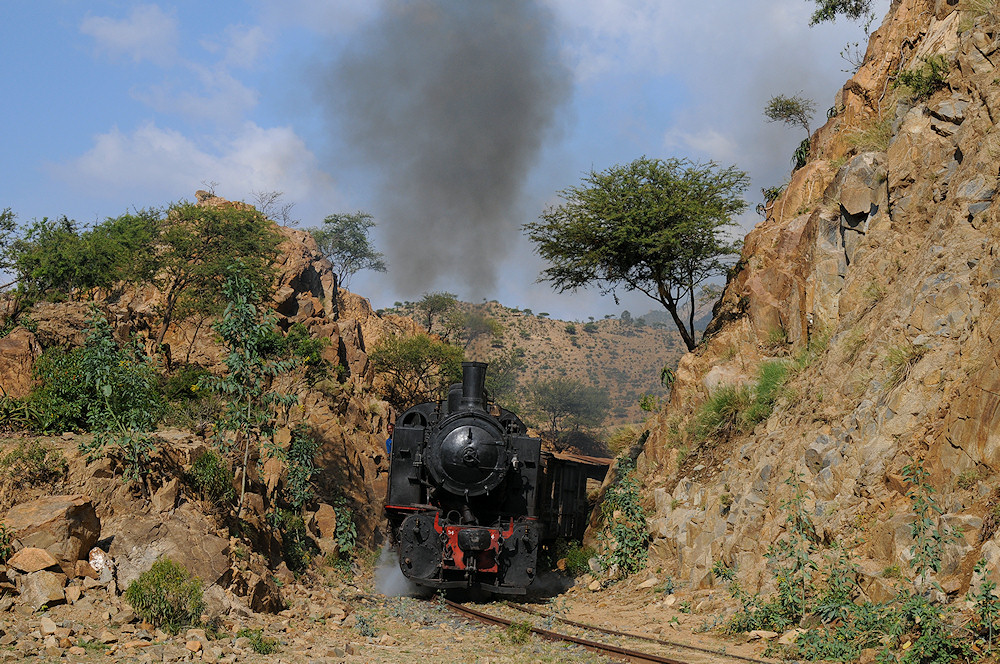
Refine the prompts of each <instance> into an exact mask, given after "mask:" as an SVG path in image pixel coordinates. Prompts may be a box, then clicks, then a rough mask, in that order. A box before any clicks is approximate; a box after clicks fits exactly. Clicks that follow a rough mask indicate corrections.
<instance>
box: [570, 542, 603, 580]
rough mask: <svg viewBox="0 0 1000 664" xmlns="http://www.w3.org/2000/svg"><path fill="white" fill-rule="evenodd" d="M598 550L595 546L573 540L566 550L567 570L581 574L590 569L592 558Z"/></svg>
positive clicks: (574, 573) (573, 573) (575, 574)
mask: <svg viewBox="0 0 1000 664" xmlns="http://www.w3.org/2000/svg"><path fill="white" fill-rule="evenodd" d="M595 554H596V551H594V548H593V547H590V546H582V545H580V544H579V543H577V542H573V543H572V544H571V546H570V547H569V549H568V550H567V551H566V571H567V572H569V573H570V574H571V575H573V576H580V575H581V574H586V573H587V572H589V571H590V559H591V558H593V557H594V555H595Z"/></svg>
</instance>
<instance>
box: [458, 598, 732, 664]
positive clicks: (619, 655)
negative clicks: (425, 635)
mask: <svg viewBox="0 0 1000 664" xmlns="http://www.w3.org/2000/svg"><path fill="white" fill-rule="evenodd" d="M444 603H445V604H446V605H447V606H448V608H450V609H451V610H452V611H455V612H456V613H459V614H461V615H464V616H468V617H470V618H474V619H475V620H478V621H480V622H483V623H486V624H487V625H505V626H509V625H510V624H511V622H512V621H511V620H507V619H506V618H501V617H499V616H493V615H490V614H488V613H483V612H482V611H478V610H476V609H473V608H471V607H468V606H465V605H464V604H459V603H458V602H453V601H451V600H450V599H446V600H444ZM531 631H532V633H534V634H537V635H539V636H540V637H542V638H543V639H548V640H549V641H568V642H569V643H575V644H576V645H579V646H583V647H584V648H586V649H587V650H590V651H593V652H596V653H600V654H602V655H607V656H609V657H614V658H616V659H620V660H623V661H626V662H636V663H638V664H643V663H645V662H652V663H654V664H688V662H684V661H682V660H679V659H671V658H670V657H663V656H661V655H653V654H650V653H644V652H639V651H638V650H631V649H629V648H622V647H620V646H616V645H612V644H610V643H600V642H599V641H590V640H588V639H582V638H580V637H578V636H571V635H569V634H560V633H559V632H551V631H549V630H547V629H541V628H540V627H532V628H531ZM714 654H719V653H714Z"/></svg>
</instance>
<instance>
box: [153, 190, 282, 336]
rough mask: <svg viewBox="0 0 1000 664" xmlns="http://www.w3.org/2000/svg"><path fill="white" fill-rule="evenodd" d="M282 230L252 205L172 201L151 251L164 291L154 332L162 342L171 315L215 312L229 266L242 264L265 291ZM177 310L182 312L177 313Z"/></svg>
mask: <svg viewBox="0 0 1000 664" xmlns="http://www.w3.org/2000/svg"><path fill="white" fill-rule="evenodd" d="M280 239H281V238H280V236H279V234H278V232H277V230H276V229H275V226H274V223H273V222H270V221H268V220H267V218H266V217H264V215H262V214H261V213H260V212H258V211H257V210H254V209H253V208H243V207H240V206H236V205H231V206H230V205H220V206H203V205H196V204H194V203H178V204H175V205H173V206H171V207H170V209H169V210H168V211H167V214H166V217H165V219H164V220H163V222H162V229H161V231H160V234H159V237H158V238H157V244H158V251H157V252H156V254H155V255H154V256H152V257H151V260H152V261H153V266H152V267H151V268H150V269H149V272H150V273H151V274H153V275H155V276H154V277H153V278H152V281H153V284H154V285H156V287H157V288H159V290H160V292H162V293H163V296H164V297H163V304H162V305H161V307H160V313H161V316H162V320H161V322H160V329H159V331H158V332H157V335H156V343H157V345H159V344H162V343H163V337H164V336H165V335H166V333H167V330H168V329H169V328H170V324H171V323H172V322H173V320H174V318H175V316H177V317H184V316H185V315H192V314H195V313H201V314H203V315H204V314H206V313H215V312H217V311H218V310H219V309H220V308H221V305H222V302H221V299H220V298H219V292H220V291H221V286H222V284H223V282H224V279H225V274H226V271H227V268H228V266H229V265H230V264H232V263H234V262H239V263H240V264H241V265H242V266H243V267H242V275H243V278H244V279H247V280H249V281H250V283H251V285H252V286H253V287H254V288H255V289H256V290H258V291H259V292H266V291H267V290H268V288H270V285H271V278H272V276H273V268H272V264H273V262H274V257H275V255H276V254H277V247H278V243H279V241H280ZM178 314H180V316H178Z"/></svg>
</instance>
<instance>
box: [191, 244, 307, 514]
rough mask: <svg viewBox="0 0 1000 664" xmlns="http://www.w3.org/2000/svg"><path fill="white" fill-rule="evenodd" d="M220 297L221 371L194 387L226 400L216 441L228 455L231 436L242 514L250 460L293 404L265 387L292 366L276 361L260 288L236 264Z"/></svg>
mask: <svg viewBox="0 0 1000 664" xmlns="http://www.w3.org/2000/svg"><path fill="white" fill-rule="evenodd" d="M223 293H224V295H225V297H226V300H227V302H228V306H227V307H226V312H225V314H224V315H223V317H222V320H220V321H219V322H218V323H216V324H215V325H214V326H213V327H214V328H215V330H216V331H217V332H218V333H219V336H220V337H222V342H223V345H224V346H225V348H226V357H225V359H224V360H223V362H224V363H225V365H226V369H227V372H226V374H224V375H222V376H206V377H205V378H204V379H203V380H202V382H201V383H199V385H202V386H204V387H206V388H208V389H209V390H211V391H212V392H213V393H215V394H217V395H218V396H219V397H221V398H222V399H224V400H225V402H226V405H225V409H224V411H223V414H222V417H221V418H220V420H219V421H218V422H217V429H216V430H217V432H218V434H219V435H218V438H217V443H218V445H219V446H220V447H222V448H223V450H224V451H228V449H226V448H228V447H229V445H230V444H231V442H232V441H231V440H230V439H228V438H225V437H224V434H225V433H232V434H234V438H233V439H232V440H235V442H236V445H237V453H238V455H239V458H240V464H241V466H240V470H241V476H242V481H241V485H240V497H239V509H240V513H241V514H242V510H243V497H244V495H245V494H246V478H247V469H248V466H249V463H250V459H251V457H263V456H264V452H265V451H268V452H271V451H273V446H271V447H268V448H267V449H266V450H265V445H266V444H267V441H269V440H270V439H271V437H272V436H273V435H274V431H275V429H276V428H277V426H278V423H277V418H278V415H279V413H280V412H281V409H282V408H288V407H290V406H291V405H292V404H294V403H295V402H296V401H297V398H296V397H295V395H289V394H284V393H282V392H278V391H277V390H272V389H271V383H272V381H273V379H274V378H275V377H277V376H281V375H283V374H286V373H287V372H289V371H290V370H291V369H293V368H294V367H295V366H296V364H297V363H298V362H297V360H288V359H280V358H279V357H278V353H276V352H275V349H274V347H273V344H274V339H275V337H276V335H275V328H276V323H275V318H274V315H273V314H270V313H265V309H264V307H262V306H261V305H262V302H261V290H260V289H259V288H258V287H257V286H256V285H255V283H254V281H253V279H252V278H250V277H248V276H247V275H245V274H244V268H243V267H242V265H241V264H234V265H231V266H230V268H229V276H228V278H227V280H226V284H225V286H224V287H223Z"/></svg>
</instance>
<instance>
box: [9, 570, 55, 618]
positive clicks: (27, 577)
mask: <svg viewBox="0 0 1000 664" xmlns="http://www.w3.org/2000/svg"><path fill="white" fill-rule="evenodd" d="M65 587H66V575H65V574H61V573H59V572H50V571H48V570H41V571H38V572H32V573H31V574H24V575H22V576H19V577H17V592H18V593H19V594H20V601H21V603H22V604H24V605H25V606H30V607H31V608H32V609H34V610H35V611H37V610H38V609H40V608H42V607H43V606H52V605H54V604H62V603H63V602H65V601H66V594H65V592H64V591H63V588H65Z"/></svg>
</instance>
